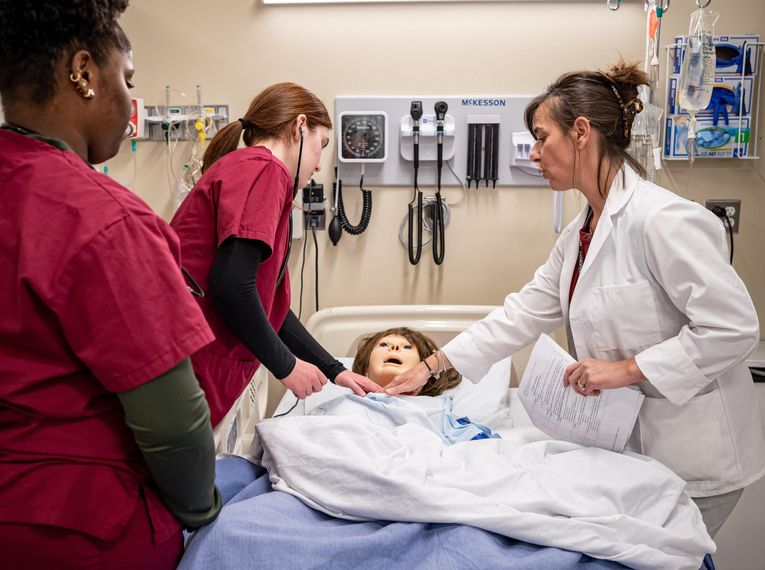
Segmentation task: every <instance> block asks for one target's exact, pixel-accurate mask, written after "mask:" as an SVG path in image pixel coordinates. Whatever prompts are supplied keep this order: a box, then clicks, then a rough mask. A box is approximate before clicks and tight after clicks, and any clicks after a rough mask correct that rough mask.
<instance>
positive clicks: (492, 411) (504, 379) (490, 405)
mask: <svg viewBox="0 0 765 570" xmlns="http://www.w3.org/2000/svg"><path fill="white" fill-rule="evenodd" d="M511 359H512V357H510V356H508V357H507V358H503V359H502V360H500V361H499V362H497V363H495V364H494V365H493V366H492V367H491V368H490V369H489V371H488V372H487V373H486V376H484V377H483V378H481V379H480V380H479V381H478V382H472V381H471V380H470V379H469V378H464V377H463V378H462V382H460V383H459V385H458V386H457V387H456V388H452V389H451V390H447V391H446V392H444V394H445V395H449V396H451V397H452V413H453V414H454V415H455V416H457V417H462V416H467V417H468V418H470V420H471V421H473V422H477V423H481V424H489V423H490V421H489V420H490V419H491V418H493V417H494V416H496V415H497V413H499V412H506V413H507V414H509V413H510V412H509V407H510V399H509V395H510V391H509V389H510V363H511Z"/></svg>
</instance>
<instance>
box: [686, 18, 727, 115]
mask: <svg viewBox="0 0 765 570" xmlns="http://www.w3.org/2000/svg"><path fill="white" fill-rule="evenodd" d="M719 17H720V14H718V13H717V12H712V11H711V10H707V11H705V10H704V9H702V8H699V9H698V10H695V11H694V12H693V13H691V24H690V27H689V29H688V42H687V43H686V46H685V54H684V56H683V64H682V67H681V69H680V106H681V107H682V108H683V109H685V110H686V111H689V112H691V114H692V115H693V114H695V113H693V112H694V111H701V110H703V109H706V108H707V105H709V100H710V99H711V97H712V89H713V87H714V79H715V63H716V57H715V44H714V39H713V36H714V25H715V22H717V18H719Z"/></svg>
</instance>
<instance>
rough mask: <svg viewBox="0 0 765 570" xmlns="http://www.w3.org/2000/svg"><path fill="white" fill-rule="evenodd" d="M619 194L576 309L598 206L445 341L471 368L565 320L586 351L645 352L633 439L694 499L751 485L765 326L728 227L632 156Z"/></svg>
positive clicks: (572, 340) (576, 349)
mask: <svg viewBox="0 0 765 570" xmlns="http://www.w3.org/2000/svg"><path fill="white" fill-rule="evenodd" d="M623 171H624V176H622V174H621V173H620V174H618V175H617V176H616V179H615V180H614V183H613V185H612V187H611V190H610V192H609V194H608V197H607V200H606V204H605V209H604V211H603V214H602V215H601V217H600V220H599V221H598V225H597V228H596V230H595V233H594V235H593V238H592V242H591V244H590V248H589V251H588V253H587V257H586V259H585V262H584V265H583V267H582V272H581V275H580V276H579V281H578V283H577V286H576V289H575V291H574V295H573V298H572V299H571V304H570V305H569V299H568V296H569V286H570V283H571V276H572V274H573V271H574V265H575V263H576V262H577V257H578V252H579V229H580V228H581V227H582V225H583V224H584V219H585V216H586V208H585V210H584V211H582V213H581V214H580V215H579V216H578V217H577V218H576V219H575V220H574V221H573V222H572V223H571V224H569V225H568V226H567V227H566V228H565V229H564V230H563V232H562V233H561V236H560V238H559V239H558V241H557V243H556V244H555V248H554V249H553V251H552V253H551V254H550V257H549V258H548V260H547V262H546V263H545V264H544V265H542V266H541V267H540V268H539V269H538V270H537V271H536V273H535V274H534V278H533V280H532V281H531V282H530V283H528V284H527V285H525V286H524V287H523V289H521V291H519V292H518V293H512V294H510V295H508V296H507V298H506V299H505V303H504V307H503V308H501V309H497V310H496V311H494V312H493V313H491V314H490V315H488V316H487V317H486V318H485V319H484V320H482V321H479V322H478V323H476V324H475V325H473V326H472V327H470V328H469V329H467V330H466V331H465V332H463V333H461V334H460V335H459V336H457V337H456V338H455V339H454V340H452V341H451V342H450V343H448V344H447V345H446V346H444V348H443V350H444V353H445V354H446V355H447V357H448V358H449V360H450V361H451V362H452V364H453V365H454V366H455V368H457V370H459V371H460V372H461V373H462V374H464V375H465V376H467V377H468V378H481V377H483V375H484V374H485V372H486V371H487V370H488V369H489V367H490V366H491V364H492V363H494V362H496V361H498V360H499V359H501V358H504V357H506V356H507V355H508V354H513V353H514V352H516V351H518V350H519V349H521V348H523V347H524V346H526V345H528V344H530V343H532V342H534V341H535V340H536V339H537V338H538V337H539V335H540V333H543V332H545V333H548V332H551V331H553V330H555V329H557V328H558V327H560V326H561V325H566V326H567V331H568V333H569V350H570V351H571V352H572V354H573V355H574V356H575V357H576V358H578V359H579V360H584V359H586V358H598V359H602V360H611V361H615V360H623V359H626V358H630V357H632V356H635V359H636V362H637V364H638V366H639V367H640V370H641V371H642V372H643V374H644V375H645V376H646V378H647V379H648V382H640V383H638V384H636V385H634V386H633V387H635V388H637V389H640V390H641V391H642V392H644V393H645V395H646V399H645V401H644V403H643V406H642V408H641V410H640V415H639V419H638V422H637V425H636V427H635V430H634V432H633V434H632V437H631V438H630V443H629V444H628V449H632V450H634V451H637V452H640V453H644V454H646V455H649V456H651V457H654V458H655V459H658V460H660V461H662V462H663V463H664V464H666V465H667V466H669V467H670V468H672V469H673V470H674V471H675V472H676V473H677V474H678V475H680V476H681V477H682V478H684V479H685V480H686V481H687V482H688V492H689V494H690V495H691V496H694V497H703V496H710V495H717V494H721V493H726V492H728V491H732V490H735V489H739V488H741V487H744V486H746V485H748V484H750V483H752V482H753V481H755V480H757V479H758V478H760V477H761V476H762V475H763V474H764V473H765V437H764V436H763V431H762V426H761V423H760V421H759V414H758V412H757V399H756V397H755V393H754V386H753V384H752V378H751V375H750V374H749V371H748V369H747V368H746V365H745V364H744V360H745V359H746V357H747V356H748V355H749V354H750V353H751V352H752V351H753V350H754V348H755V347H756V346H757V344H758V342H759V325H758V321H757V315H756V312H755V309H754V306H753V304H752V301H751V298H750V297H749V294H748V292H747V290H746V287H745V286H744V284H743V282H742V281H741V279H740V278H739V276H738V275H737V274H736V272H735V271H734V269H733V268H732V267H731V265H730V264H729V263H728V259H727V256H728V247H727V241H726V236H725V230H724V228H723V225H722V224H721V223H720V221H719V220H718V219H717V218H716V217H715V216H714V214H712V213H711V212H709V211H707V210H706V209H705V208H704V207H702V206H700V205H699V204H697V203H695V202H691V201H689V200H685V199H683V198H680V197H679V196H677V195H675V194H673V193H672V192H669V191H668V190H665V189H664V188H661V187H659V186H656V185H655V184H652V183H650V182H647V181H645V180H643V179H641V178H640V177H639V176H638V174H637V173H636V172H635V171H634V170H632V169H631V168H629V167H628V166H625V167H624V169H623Z"/></svg>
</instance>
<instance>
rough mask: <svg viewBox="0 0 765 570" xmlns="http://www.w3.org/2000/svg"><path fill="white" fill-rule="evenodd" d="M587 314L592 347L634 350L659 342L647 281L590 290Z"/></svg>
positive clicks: (657, 323)
mask: <svg viewBox="0 0 765 570" xmlns="http://www.w3.org/2000/svg"><path fill="white" fill-rule="evenodd" d="M592 296H593V299H592V302H591V304H590V310H589V316H590V320H591V321H592V327H593V336H594V341H595V347H596V349H597V350H599V351H606V350H619V351H620V352H624V353H629V354H630V355H632V354H635V353H636V352H638V351H639V349H642V348H645V347H648V346H653V345H654V344H657V343H659V342H661V340H662V339H661V334H660V333H659V319H658V317H657V315H656V306H655V304H654V300H653V295H652V294H651V286H650V285H649V284H648V281H639V282H638V283H631V284H629V285H609V286H607V287H595V288H594V289H593V290H592Z"/></svg>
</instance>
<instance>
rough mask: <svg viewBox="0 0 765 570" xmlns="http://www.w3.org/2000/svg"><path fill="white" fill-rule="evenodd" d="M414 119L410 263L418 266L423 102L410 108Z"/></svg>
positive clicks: (409, 220)
mask: <svg viewBox="0 0 765 570" xmlns="http://www.w3.org/2000/svg"><path fill="white" fill-rule="evenodd" d="M409 115H411V117H412V143H413V159H414V194H413V195H412V201H411V202H409V218H408V224H409V263H411V264H412V265H417V264H418V263H419V262H420V255H421V254H422V192H420V186H419V183H418V182H417V174H418V172H419V169H420V119H421V118H422V101H412V103H411V106H410V108H409ZM415 204H417V214H416V216H417V241H415V239H414V216H415V210H414V205H415Z"/></svg>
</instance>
